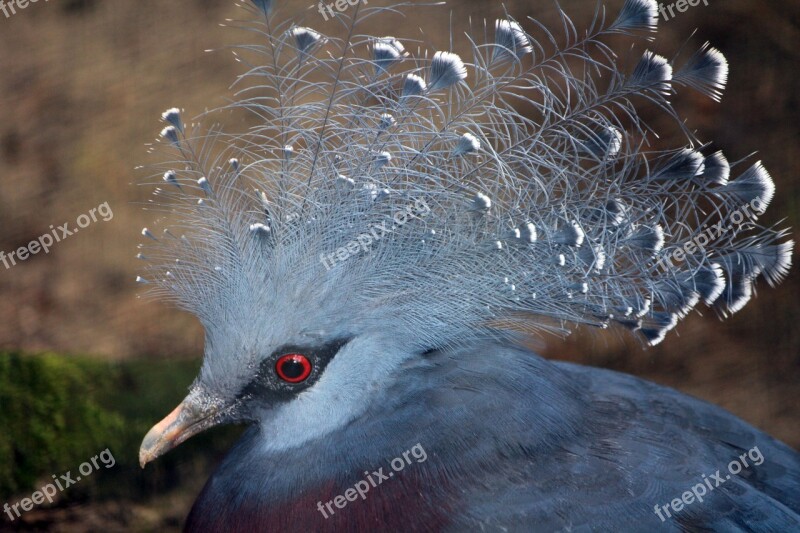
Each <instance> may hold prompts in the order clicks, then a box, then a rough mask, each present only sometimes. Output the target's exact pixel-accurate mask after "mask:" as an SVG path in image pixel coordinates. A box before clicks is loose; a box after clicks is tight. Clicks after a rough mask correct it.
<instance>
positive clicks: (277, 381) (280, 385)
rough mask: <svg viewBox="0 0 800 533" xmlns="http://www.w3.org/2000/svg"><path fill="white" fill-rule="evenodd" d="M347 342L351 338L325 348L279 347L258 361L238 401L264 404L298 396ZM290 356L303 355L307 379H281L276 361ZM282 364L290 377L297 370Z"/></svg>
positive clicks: (319, 346) (314, 380)
mask: <svg viewBox="0 0 800 533" xmlns="http://www.w3.org/2000/svg"><path fill="white" fill-rule="evenodd" d="M348 342H350V339H337V340H334V341H331V342H329V343H327V344H324V345H297V344H286V345H284V346H281V347H280V348H278V349H277V350H275V351H274V352H272V354H270V355H269V356H268V357H266V358H264V359H263V360H262V361H261V364H260V365H259V368H258V372H257V373H256V375H255V377H254V378H253V379H252V381H250V383H248V384H247V385H246V386H245V387H244V388H243V389H242V390H241V392H240V393H239V395H238V396H239V398H242V399H244V400H247V399H250V398H259V399H263V400H265V401H267V402H274V401H281V400H287V399H289V398H291V397H293V396H295V395H297V394H298V393H300V392H302V391H304V390H305V389H307V388H309V387H310V386H312V385H313V384H314V383H316V382H317V380H318V379H319V377H320V376H321V375H322V372H323V371H324V370H325V367H327V366H328V363H330V362H331V361H332V360H333V358H334V356H335V355H336V354H337V353H339V350H341V349H342V348H343V347H344V345H345V344H347V343H348ZM290 354H297V355H299V356H302V358H305V360H307V361H308V363H310V366H311V369H310V372H309V373H308V377H306V378H305V379H303V380H302V381H299V382H297V383H290V382H288V381H285V380H284V379H282V378H281V377H280V376H279V372H278V369H277V368H276V365H277V363H278V361H280V360H281V358H283V357H284V356H286V355H290ZM284 361H285V360H284ZM284 365H285V366H283V369H284V370H285V372H288V373H289V374H290V375H291V376H294V375H295V374H294V372H296V371H299V369H295V368H293V367H291V366H290V365H289V364H288V363H284Z"/></svg>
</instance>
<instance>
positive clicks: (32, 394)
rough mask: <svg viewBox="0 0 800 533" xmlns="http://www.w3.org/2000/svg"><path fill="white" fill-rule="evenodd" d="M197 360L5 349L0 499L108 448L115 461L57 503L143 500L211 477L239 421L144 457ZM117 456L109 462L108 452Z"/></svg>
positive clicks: (0, 374) (0, 366)
mask: <svg viewBox="0 0 800 533" xmlns="http://www.w3.org/2000/svg"><path fill="white" fill-rule="evenodd" d="M197 369H198V363H197V362H196V361H164V360H156V359H148V360H140V361H130V362H121V363H120V362H107V361H101V360H97V359H92V358H88V357H78V356H63V355H57V354H52V353H45V354H39V355H26V354H21V353H15V352H0V505H1V504H2V502H13V501H16V500H17V499H18V498H21V497H25V496H30V494H31V492H32V491H33V490H36V489H37V488H39V487H41V486H42V485H44V484H46V483H49V482H52V476H53V475H56V476H60V475H62V474H64V473H66V472H68V471H71V472H72V477H73V478H74V477H76V474H77V472H78V468H79V466H80V465H81V464H82V463H84V462H86V461H88V460H90V459H91V458H92V457H94V456H96V455H98V454H99V453H100V452H102V451H103V450H105V449H106V448H108V449H109V450H110V452H111V454H112V455H113V457H114V460H115V464H114V465H113V466H110V467H108V468H107V467H106V466H105V465H104V464H103V463H102V462H101V463H100V467H99V469H97V470H96V471H94V472H93V473H92V474H91V475H89V476H85V477H83V478H82V479H81V481H80V482H77V483H75V484H74V485H72V486H70V487H69V488H67V489H66V490H64V491H63V492H60V493H59V495H58V496H57V500H58V501H57V505H63V504H68V503H70V502H73V501H86V500H87V499H91V500H102V499H106V498H131V499H144V498H147V497H150V496H152V495H153V494H155V493H159V492H163V491H167V490H170V489H172V488H174V487H176V486H179V485H181V484H182V483H186V482H187V481H188V480H190V479H191V480H193V481H194V484H196V483H197V480H198V479H204V478H205V476H207V474H208V472H209V470H210V468H211V466H212V465H213V463H214V462H216V461H217V460H218V459H219V458H220V457H221V456H222V454H224V451H225V450H226V449H227V448H228V447H229V446H230V444H231V443H232V442H233V440H234V439H235V437H236V435H237V434H238V433H239V429H238V428H230V427H229V428H219V429H216V430H212V431H210V432H208V433H206V434H204V435H199V436H197V437H195V438H193V439H191V440H190V441H188V442H186V443H184V444H183V445H181V446H180V447H179V448H178V449H177V450H175V451H173V452H172V453H169V454H167V455H165V456H164V457H162V458H160V459H158V460H157V461H155V462H154V463H152V464H151V465H148V467H147V470H146V471H142V470H141V469H140V468H139V465H138V463H137V460H138V449H139V444H140V443H141V440H142V437H143V436H144V435H145V433H146V432H147V430H148V429H149V428H150V427H151V426H152V425H153V424H154V423H155V422H157V421H158V420H160V419H161V418H162V417H163V416H164V415H166V414H167V413H169V412H170V411H171V410H172V409H173V408H174V407H175V406H176V405H177V404H178V402H179V401H180V400H181V399H182V398H183V396H184V395H185V393H186V390H187V387H188V386H189V384H190V383H191V382H192V380H193V379H194V376H195V375H196V372H197ZM109 462H110V461H109Z"/></svg>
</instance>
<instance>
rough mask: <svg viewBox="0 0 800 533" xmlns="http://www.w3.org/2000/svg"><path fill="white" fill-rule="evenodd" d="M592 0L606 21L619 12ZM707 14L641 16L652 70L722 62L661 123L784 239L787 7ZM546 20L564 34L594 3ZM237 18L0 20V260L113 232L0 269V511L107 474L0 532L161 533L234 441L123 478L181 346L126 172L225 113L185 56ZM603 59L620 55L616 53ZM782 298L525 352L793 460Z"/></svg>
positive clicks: (791, 145) (457, 11)
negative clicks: (690, 142)
mask: <svg viewBox="0 0 800 533" xmlns="http://www.w3.org/2000/svg"><path fill="white" fill-rule="evenodd" d="M313 1H314V0H305V1H293V0H292V1H288V0H287V1H279V2H277V3H278V5H279V9H278V12H277V17H278V18H280V19H285V18H292V19H293V20H295V21H296V22H297V23H298V24H300V25H306V26H310V27H312V28H315V29H317V30H319V31H321V32H323V33H326V34H334V35H336V34H338V33H341V32H340V31H339V30H340V27H339V25H338V24H336V23H335V22H332V21H329V22H325V21H324V20H323V19H322V17H321V16H320V15H319V13H318V12H317V6H316V2H314V5H310V4H312V2H313ZM387 3H388V2H386V1H385V0H370V2H369V5H370V6H372V5H385V4H387ZM607 3H608V7H609V13H610V14H609V17H613V16H615V15H616V12H617V10H618V9H619V7H620V6H621V5H622V3H623V2H622V0H608V1H607ZM665 3H666V4H669V3H671V1H667V2H665ZM708 4H709V5H708V6H705V5H704V4H703V3H702V2H700V4H699V5H698V6H697V7H690V8H689V9H688V11H686V12H684V13H679V12H676V16H675V17H674V18H670V20H668V21H666V22H665V21H664V20H661V21H660V22H659V28H660V30H659V38H658V40H657V41H656V43H655V44H653V45H652V46H651V48H653V49H654V50H655V51H656V52H658V53H662V54H664V55H666V56H667V57H670V58H671V57H673V56H674V54H675V51H676V50H678V49H679V48H680V47H681V46H683V45H686V50H685V51H684V52H683V56H684V57H686V54H687V53H689V52H691V51H692V50H693V49H695V48H697V47H699V46H700V45H702V44H703V43H704V42H705V41H711V42H712V43H713V45H714V46H716V47H717V48H719V49H720V50H721V51H722V52H723V53H724V54H725V55H726V56H727V58H728V60H729V61H730V64H731V75H730V81H729V84H728V90H727V92H726V94H725V97H724V98H723V101H722V103H721V104H719V105H717V104H714V103H713V102H711V101H709V100H707V99H705V98H703V97H701V96H695V95H686V96H684V97H681V98H678V99H677V100H676V104H677V108H678V109H679V111H680V112H681V113H682V114H683V115H684V116H688V117H690V118H689V120H688V125H689V127H690V128H692V129H695V130H697V132H698V134H699V137H700V138H701V139H702V140H704V141H709V140H713V141H714V147H715V148H717V149H722V150H723V151H725V153H726V154H727V155H728V157H729V159H730V160H731V161H736V160H739V159H742V158H746V157H750V159H749V160H750V162H751V163H752V162H754V161H755V160H757V159H762V160H763V161H764V163H765V165H766V167H767V168H768V169H769V171H770V172H771V174H772V176H773V177H774V179H775V182H776V184H777V189H778V193H777V195H776V197H775V200H774V201H773V203H772V206H771V208H770V210H769V211H768V212H767V215H766V221H767V222H769V223H775V222H779V221H780V220H781V219H783V218H785V219H786V222H785V223H784V226H791V227H794V228H800V179H798V173H799V172H800V159H798V158H797V156H796V153H797V141H798V139H800V136H799V135H798V133H799V132H798V128H799V127H800V126H799V125H800V101H798V100H800V75H798V66H800V63H798V60H799V59H800V0H782V1H781V2H766V1H756V0H725V1H724V2H722V1H720V0H710V1H709V2H708ZM560 5H561V7H562V8H563V9H564V10H565V11H566V12H567V13H568V14H569V15H570V16H571V17H573V19H574V21H575V23H576V26H577V27H578V28H579V29H580V28H585V27H586V26H587V24H588V23H589V22H590V21H591V18H592V16H593V14H594V12H595V9H596V7H597V6H596V3H595V2H593V1H590V0H561V2H560ZM505 9H506V10H507V11H508V13H510V14H511V15H512V16H513V17H515V18H516V19H517V20H520V21H522V22H523V23H524V25H525V26H526V27H527V28H529V29H532V28H533V25H532V24H531V23H530V22H526V17H528V16H532V17H534V18H536V19H539V20H540V21H542V22H544V23H545V25H546V26H548V27H549V28H551V29H553V30H555V31H557V30H558V28H560V27H561V26H560V23H559V21H558V12H557V8H556V6H555V3H554V2H551V1H549V0H541V1H540V0H507V1H506V2H505ZM451 10H452V14H453V16H452V21H451V20H450V14H451ZM9 13H10V11H9ZM502 14H503V6H502V5H500V3H498V2H496V1H494V0H454V1H452V2H450V4H449V9H448V8H431V7H420V6H415V7H413V8H411V9H409V10H408V11H407V13H406V17H405V18H401V17H395V16H390V17H385V18H374V19H371V20H370V21H369V22H368V23H367V28H365V30H366V29H368V30H369V32H371V33H373V34H377V35H384V34H391V35H395V36H397V37H413V38H420V39H422V40H424V41H426V42H427V43H429V44H430V45H431V46H432V47H433V48H438V49H447V48H449V38H448V35H449V31H450V30H449V28H450V27H451V24H452V27H453V29H454V33H456V34H461V33H463V30H466V29H467V27H468V22H469V21H468V18H470V17H471V19H472V21H473V23H477V22H478V21H481V20H482V19H484V18H488V19H489V20H493V19H495V18H497V17H499V16H502ZM243 17H246V12H245V11H243V10H242V8H241V7H238V6H237V5H236V4H235V3H234V2H233V1H232V0H176V1H172V2H164V1H156V0H136V1H134V0H115V1H114V2H100V1H99V0H50V1H49V2H47V3H46V2H38V3H32V4H29V5H28V7H26V8H25V9H19V8H17V10H16V13H15V14H11V13H10V15H9V16H8V17H6V16H5V15H4V14H3V13H2V11H0V251H4V252H6V254H8V253H9V252H11V251H12V250H16V249H17V248H19V247H20V246H25V245H27V243H28V242H30V241H31V240H35V239H37V238H38V237H39V236H40V235H42V234H45V233H48V232H50V231H51V230H50V226H51V225H53V227H54V228H55V227H57V226H60V225H62V224H64V223H65V222H69V223H70V227H71V228H72V229H74V228H75V227H76V224H75V222H76V219H77V218H78V217H79V216H80V215H82V214H87V215H88V214H90V211H91V210H92V209H93V208H95V209H96V208H98V206H101V205H102V204H107V208H105V210H103V208H100V209H99V210H98V211H97V213H99V214H101V215H102V214H106V213H109V212H110V213H112V214H113V216H111V217H108V216H105V217H102V216H97V221H96V222H94V221H93V222H91V223H89V224H87V225H86V227H85V228H82V229H80V231H79V232H77V233H75V234H74V235H71V236H69V237H67V238H66V239H64V240H63V241H62V242H58V243H55V244H53V246H52V248H51V250H50V251H49V253H47V254H45V253H43V252H40V253H38V254H37V255H34V256H32V257H30V258H28V259H26V260H24V261H19V260H18V261H17V264H16V265H12V264H11V263H10V262H9V263H8V264H9V268H6V267H5V266H4V264H3V263H2V262H0V294H1V295H2V296H0V428H2V429H0V505H3V504H4V503H6V502H8V503H10V504H13V503H16V502H18V501H19V500H20V499H21V498H24V497H29V496H30V495H31V493H32V492H33V491H34V490H35V489H36V488H38V487H41V486H42V485H43V484H45V483H48V482H51V481H52V476H53V475H56V476H59V475H61V474H64V473H66V472H67V471H72V472H73V477H74V475H75V474H74V472H77V471H78V467H79V465H81V464H82V463H83V462H85V461H87V460H89V459H90V458H91V457H93V456H95V455H97V454H99V453H100V452H102V451H103V450H106V449H108V450H109V452H110V453H111V454H113V457H114V465H113V466H111V467H106V466H105V465H104V464H103V463H100V466H99V468H96V469H94V471H93V472H92V473H91V475H88V476H84V479H82V480H81V481H80V482H77V483H75V484H74V485H73V486H71V487H69V488H67V489H66V490H65V491H63V492H61V493H59V494H58V495H57V496H56V498H55V501H54V502H53V503H52V504H45V505H42V506H37V507H36V508H35V509H33V510H31V511H29V512H26V513H24V514H23V515H22V516H21V517H20V518H16V517H15V520H14V521H13V522H12V521H11V520H10V519H9V516H8V515H7V514H6V513H2V514H0V516H2V519H0V530H20V531H95V530H99V529H101V528H102V529H104V530H106V531H126V530H132V531H154V530H158V531H177V530H179V529H180V525H181V523H182V520H183V518H184V517H185V515H186V513H187V512H188V508H189V506H190V505H191V502H192V501H193V500H194V497H195V496H196V494H197V492H198V491H199V489H200V488H201V486H202V484H203V483H204V481H205V479H206V478H207V476H208V474H209V472H210V471H211V469H212V468H213V466H214V464H215V463H216V462H217V461H218V460H219V459H220V458H221V456H222V454H223V453H224V451H225V450H226V449H227V447H228V446H229V445H230V443H231V442H232V441H233V440H234V439H235V438H236V435H237V434H238V432H239V431H240V429H239V428H222V429H217V430H214V431H211V432H210V433H209V434H207V435H202V436H199V437H195V438H194V439H192V440H191V441H189V442H187V443H185V444H184V445H182V446H181V447H180V448H179V449H178V450H176V451H174V452H172V453H170V454H168V455H167V456H165V457H163V458H162V459H159V460H158V461H156V462H155V463H154V464H152V465H149V466H148V468H147V470H145V471H141V470H140V469H139V468H138V465H137V450H138V445H139V443H140V442H141V438H142V437H143V436H144V434H145V432H146V431H147V429H149V427H150V426H151V425H152V424H153V423H154V422H156V421H158V420H160V419H161V418H162V417H163V416H164V415H165V414H167V413H168V412H169V411H170V410H171V409H172V408H173V407H174V406H175V405H176V404H177V403H178V401H180V399H182V397H183V395H184V394H185V392H186V389H187V387H188V386H189V384H190V383H191V381H192V380H193V378H194V375H195V372H196V370H197V368H198V366H199V359H198V358H199V356H200V355H201V353H202V340H203V339H202V330H201V329H200V327H199V325H198V323H197V322H196V321H195V320H194V319H193V318H192V317H190V316H188V315H186V314H184V313H181V312H179V311H177V310H174V309H171V308H169V307H168V306H165V305H162V304H160V303H158V302H153V301H149V300H143V299H139V298H138V297H137V293H138V292H139V290H140V289H139V287H137V286H136V284H135V283H134V281H133V280H134V278H135V276H136V275H137V273H138V272H137V268H138V265H137V261H136V260H135V259H134V256H135V254H136V244H137V243H138V242H140V238H141V235H140V231H141V228H142V227H143V226H145V225H148V224H150V223H151V222H152V218H151V215H149V214H148V213H147V212H146V211H144V210H143V209H142V207H141V205H142V203H143V202H145V201H146V199H147V198H148V197H149V195H150V193H151V190H150V189H149V188H146V187H141V186H138V185H137V183H139V182H141V181H142V180H143V179H144V177H145V176H144V175H143V174H142V173H141V172H140V171H136V170H135V167H136V166H137V165H142V164H145V165H146V164H152V163H155V162H157V160H156V159H154V158H153V157H152V156H150V155H149V154H148V150H147V146H146V145H147V144H148V143H151V142H152V141H153V140H154V139H155V136H156V135H157V133H158V131H159V130H160V128H161V127H162V126H161V124H160V123H159V120H158V119H159V115H160V113H161V112H162V111H164V110H165V109H166V108H168V107H172V106H177V107H181V108H184V109H185V110H186V111H185V113H184V115H185V116H186V117H191V116H195V115H197V114H199V113H201V112H203V111H204V110H206V109H207V108H212V107H216V106H219V105H222V104H223V103H225V98H227V97H230V96H231V95H230V92H229V91H228V87H229V85H230V83H231V82H232V81H233V80H234V78H235V76H236V75H237V74H239V73H241V72H242V66H241V65H240V64H238V63H236V62H235V61H234V60H233V58H232V56H231V54H230V52H229V51H218V52H211V53H206V52H204V50H206V49H211V48H213V49H221V48H223V47H224V46H225V45H230V44H241V43H242V42H250V41H252V39H253V37H252V36H251V35H250V34H246V33H243V32H241V31H238V30H235V29H231V28H224V27H221V26H220V23H222V22H224V21H225V19H228V18H233V19H237V18H238V19H241V18H243ZM420 28H423V29H424V33H421V32H420ZM695 30H697V31H696V33H694V34H693V32H694V31H695ZM457 42H458V40H457ZM462 45H463V43H462ZM456 49H457V50H458V49H463V47H460V46H459V45H458V44H457V46H456ZM617 50H618V51H619V52H620V53H621V55H622V57H623V58H625V57H628V55H629V44H626V43H623V44H622V48H618V49H617ZM630 57H634V56H633V55H631V56H630ZM228 126H231V127H232V129H233V130H235V131H241V130H242V125H241V124H232V125H228ZM668 141H669V137H667V138H666V139H665V142H668ZM755 150H758V153H757V154H756V155H755V156H752V153H753V151H755ZM105 219H108V220H105ZM58 235H59V236H60V232H59V233H58ZM795 255H797V253H796V252H795ZM794 262H795V264H798V263H800V261H798V260H797V257H795V261H794ZM799 288H800V276H798V274H797V268H796V267H795V268H794V269H793V271H792V273H791V274H790V276H789V278H788V279H787V281H786V282H784V283H783V284H782V285H781V286H780V288H779V289H777V290H771V289H769V288H768V287H767V286H766V285H763V284H762V285H759V291H758V296H757V298H755V299H754V300H753V301H751V303H750V304H749V305H748V306H747V307H746V308H745V309H744V310H743V311H742V312H740V313H739V314H737V315H735V316H734V317H733V318H732V319H729V320H728V321H726V322H720V321H719V320H717V319H716V318H715V317H714V316H713V314H711V313H705V315H706V316H700V315H697V314H695V315H693V316H691V317H690V318H689V319H687V320H686V321H684V322H683V323H682V324H681V326H680V327H679V328H678V329H677V332H674V333H672V334H670V335H669V336H668V337H667V340H666V341H665V342H664V343H663V344H662V345H660V346H658V347H656V348H651V349H644V348H643V347H642V346H641V344H640V343H639V342H638V341H636V340H634V339H633V338H631V337H630V336H626V335H621V334H617V333H615V332H603V333H598V332H594V331H579V332H578V333H577V334H576V335H574V336H572V337H570V338H569V339H567V340H562V339H557V338H547V339H543V340H544V341H545V342H544V347H543V348H542V351H543V352H544V355H546V356H547V357H552V358H559V359H567V360H571V361H577V362H581V363H585V364H591V365H597V366H602V367H606V368H612V369H616V370H621V371H625V372H629V373H633V374H636V375H639V376H642V377H645V378H647V379H651V380H654V381H656V382H658V383H662V384H665V385H669V386H672V387H675V388H677V389H679V390H681V391H683V392H686V393H689V394H692V395H694V396H697V397H699V398H702V399H705V400H708V401H710V402H713V403H716V404H718V405H721V406H723V407H725V408H727V409H729V410H730V411H732V412H733V413H735V414H736V415H738V416H740V417H741V418H743V419H745V420H746V421H748V422H750V423H752V424H754V425H755V426H757V427H759V428H761V429H763V430H765V431H766V432H768V433H770V434H772V435H773V436H775V437H777V438H779V439H781V440H783V441H784V442H786V443H788V444H789V445H791V446H793V447H795V448H800V409H799V408H798V398H800V379H799V378H800V327H798V323H799V322H800V299H798V295H799V292H798V289H799ZM767 460H769V458H767Z"/></svg>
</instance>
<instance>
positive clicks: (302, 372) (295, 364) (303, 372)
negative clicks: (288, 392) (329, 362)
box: [275, 353, 311, 383]
mask: <svg viewBox="0 0 800 533" xmlns="http://www.w3.org/2000/svg"><path fill="white" fill-rule="evenodd" d="M275 372H276V373H277V374H278V377H279V378H281V379H282V380H283V381H288V382H289V383H300V382H301V381H304V380H305V379H306V378H308V376H309V375H311V361H309V360H308V357H306V356H305V355H302V354H299V353H289V354H286V355H284V356H282V357H281V358H280V359H278V362H277V363H275Z"/></svg>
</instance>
